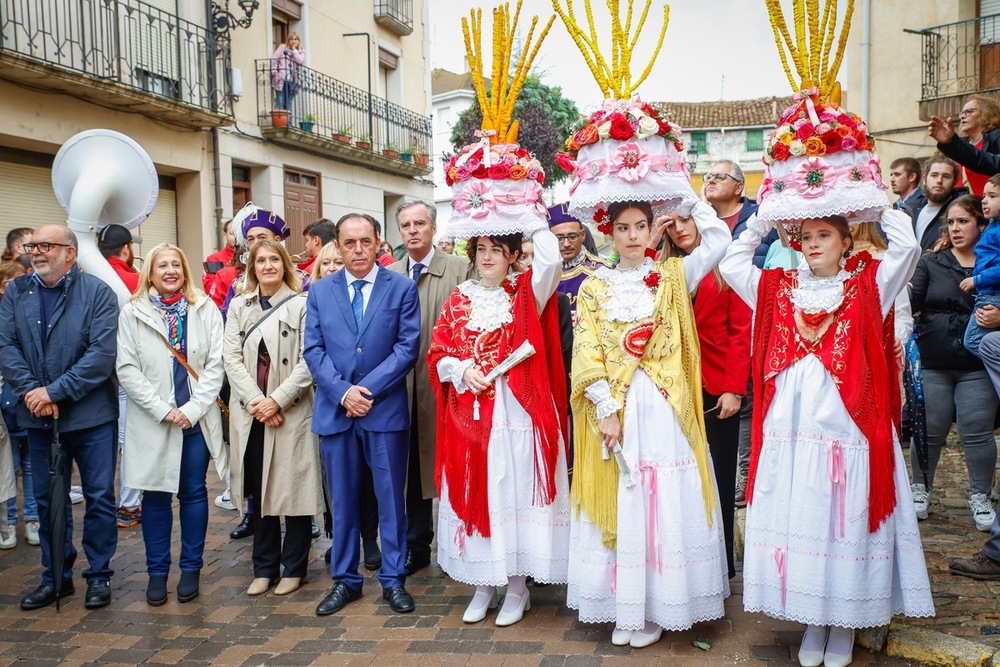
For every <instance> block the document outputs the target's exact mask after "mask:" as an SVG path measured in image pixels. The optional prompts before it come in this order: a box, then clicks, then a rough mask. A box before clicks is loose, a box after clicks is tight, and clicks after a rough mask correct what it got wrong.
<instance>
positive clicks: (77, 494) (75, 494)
mask: <svg viewBox="0 0 1000 667" xmlns="http://www.w3.org/2000/svg"><path fill="white" fill-rule="evenodd" d="M69 501H70V502H71V503H73V504H74V505H76V504H77V503H82V502H83V487H82V486H71V487H69Z"/></svg>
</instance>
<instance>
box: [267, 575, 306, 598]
mask: <svg viewBox="0 0 1000 667" xmlns="http://www.w3.org/2000/svg"><path fill="white" fill-rule="evenodd" d="M305 582H306V578H305V577H282V578H281V581H279V582H278V585H277V586H275V587H274V594H275V595H288V594H289V593H294V592H295V591H297V590H299V587H301V586H302V584H304V583H305Z"/></svg>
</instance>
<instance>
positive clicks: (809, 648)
mask: <svg viewBox="0 0 1000 667" xmlns="http://www.w3.org/2000/svg"><path fill="white" fill-rule="evenodd" d="M826 635H827V628H826V626H818V625H810V626H808V627H807V628H806V631H805V633H803V635H802V642H801V643H800V644H799V664H800V665H802V667H819V666H820V665H822V664H823V656H824V654H825V652H826Z"/></svg>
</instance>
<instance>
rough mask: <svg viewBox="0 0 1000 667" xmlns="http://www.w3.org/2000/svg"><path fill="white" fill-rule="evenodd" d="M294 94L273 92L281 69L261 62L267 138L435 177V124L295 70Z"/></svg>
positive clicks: (261, 110) (260, 106)
mask: <svg viewBox="0 0 1000 667" xmlns="http://www.w3.org/2000/svg"><path fill="white" fill-rule="evenodd" d="M292 71H293V72H294V74H293V75H292V78H291V81H285V82H284V85H283V88H284V87H287V86H289V85H291V86H292V89H293V90H294V91H295V92H294V94H292V95H281V94H279V93H278V91H276V90H275V89H274V86H273V84H274V78H275V76H276V74H277V72H278V69H277V68H275V67H272V63H271V61H270V60H258V61H257V113H258V117H259V125H260V127H261V128H262V131H263V132H264V134H265V135H266V136H268V137H270V138H272V139H276V138H280V139H281V140H283V141H286V142H289V143H297V144H298V145H299V146H300V147H312V148H313V149H314V150H319V151H320V152H323V153H325V154H329V155H336V156H337V157H339V158H341V159H344V160H345V161H347V162H352V163H355V164H362V165H365V166H370V167H373V168H377V169H382V170H384V171H390V172H400V173H406V174H410V175H414V176H416V175H423V174H429V173H430V172H431V167H430V164H429V161H428V153H429V152H430V150H429V147H430V144H431V119H430V118H429V117H427V116H422V115H420V114H418V113H415V112H413V111H410V110H409V109H406V108H404V107H401V106H399V105H397V104H393V103H392V102H389V101H388V100H384V99H382V98H380V97H375V96H374V95H372V96H369V94H368V92H367V91H365V90H362V89H360V88H356V87H354V86H351V85H348V84H346V83H344V82H343V81H338V80H337V79H334V78H333V77H330V76H327V75H326V74H323V73H322V72H318V71H316V70H314V69H310V68H308V67H303V66H299V67H295V68H294V69H293V70H292Z"/></svg>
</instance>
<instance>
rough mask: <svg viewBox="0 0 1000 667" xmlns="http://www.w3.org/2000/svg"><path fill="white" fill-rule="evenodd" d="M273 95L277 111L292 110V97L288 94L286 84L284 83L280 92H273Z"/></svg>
mask: <svg viewBox="0 0 1000 667" xmlns="http://www.w3.org/2000/svg"><path fill="white" fill-rule="evenodd" d="M274 95H275V107H276V108H278V109H284V110H285V111H291V110H292V98H293V97H294V95H292V94H291V93H289V92H288V82H287V81H286V82H285V85H284V87H282V89H281V90H276V91H274Z"/></svg>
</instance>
